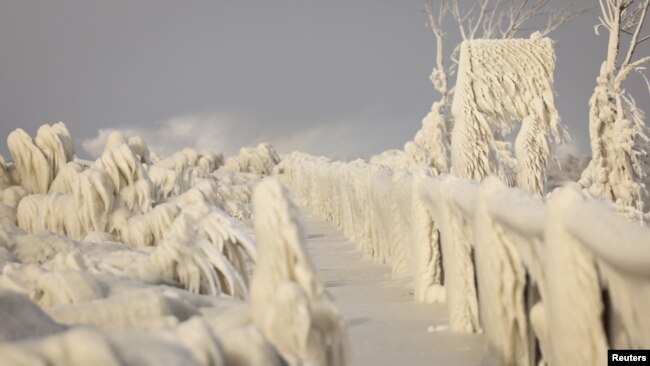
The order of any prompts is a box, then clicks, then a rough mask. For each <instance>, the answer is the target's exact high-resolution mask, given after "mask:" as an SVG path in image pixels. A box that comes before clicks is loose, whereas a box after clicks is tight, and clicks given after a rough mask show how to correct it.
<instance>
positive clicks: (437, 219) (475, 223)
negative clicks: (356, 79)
mask: <svg viewBox="0 0 650 366" xmlns="http://www.w3.org/2000/svg"><path fill="white" fill-rule="evenodd" d="M278 172H280V173H281V175H280V176H282V177H283V178H282V179H283V180H284V181H285V183H286V184H287V185H288V186H289V187H290V189H291V190H292V191H293V193H294V195H295V196H296V197H297V199H298V200H300V201H302V203H303V204H306V205H309V206H310V207H311V208H312V209H313V210H314V211H315V212H316V213H317V214H319V215H321V216H323V217H324V218H326V219H328V220H330V221H332V222H334V223H336V224H337V225H338V226H339V227H340V228H341V230H342V231H343V233H344V234H345V235H346V236H347V237H348V238H350V239H351V240H352V241H353V242H355V243H356V244H357V246H358V248H359V250H361V251H362V252H363V254H364V256H365V257H367V258H369V259H372V260H374V261H377V262H380V263H386V264H389V265H391V267H392V268H393V274H394V275H395V276H407V275H412V276H413V281H414V293H415V297H416V300H418V301H423V302H441V301H446V303H447V307H448V310H449V322H450V329H451V330H452V331H464V332H483V333H484V334H485V335H486V337H487V339H488V341H489V343H490V345H491V349H492V350H493V352H494V354H495V356H496V357H497V359H498V360H499V364H502V365H537V364H539V362H540V361H544V362H546V363H547V364H549V365H604V364H605V363H606V354H607V352H606V351H607V349H608V348H648V347H650V321H649V320H648V318H647V316H644V312H645V311H647V309H648V306H649V305H650V269H649V268H650V230H648V229H647V228H644V227H640V226H637V225H636V224H634V223H631V222H629V221H627V220H625V219H624V218H622V217H620V216H619V215H618V214H616V213H615V212H614V211H613V209H612V208H611V207H608V206H607V205H606V204H605V203H603V202H601V201H596V200H593V199H588V198H586V197H585V196H584V195H583V194H582V192H581V191H580V190H579V189H578V188H577V187H575V186H571V185H569V186H566V187H564V188H561V189H559V190H556V191H554V192H553V193H552V194H551V195H550V196H549V197H547V198H546V199H542V198H540V197H536V196H533V195H531V194H530V193H528V192H526V191H524V190H521V189H515V188H508V187H506V186H505V185H503V184H502V183H501V182H500V181H499V180H498V179H496V178H488V179H486V180H484V181H483V183H481V184H479V183H476V182H473V181H468V180H464V179H460V178H456V177H453V176H439V177H436V178H433V177H429V176H426V175H420V174H405V173H401V172H392V171H391V170H389V169H386V168H381V167H378V166H375V165H372V164H368V163H366V162H364V161H360V160H359V161H353V162H349V163H342V162H335V161H330V160H327V159H325V158H319V157H313V156H310V155H307V154H302V153H293V154H291V155H289V156H287V157H285V158H284V159H283V161H282V162H281V164H280V165H279V167H278Z"/></svg>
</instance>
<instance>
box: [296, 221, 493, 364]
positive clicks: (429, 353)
mask: <svg viewBox="0 0 650 366" xmlns="http://www.w3.org/2000/svg"><path fill="white" fill-rule="evenodd" d="M304 212H305V213H306V216H307V226H308V239H309V240H308V247H309V251H310V255H311V256H312V258H313V260H314V262H315V265H316V266H317V267H318V269H319V272H320V276H321V279H322V280H323V281H324V282H325V285H326V287H327V290H328V291H329V292H330V293H331V294H332V295H333V296H334V298H335V301H336V303H337V305H338V306H339V309H340V310H341V312H342V313H343V316H344V317H345V318H346V320H347V323H348V331H349V334H350V345H351V353H352V365H355V366H365V365H373V366H374V365H400V366H416V365H450V366H451V365H464V366H465V365H485V364H488V363H489V362H487V360H485V354H486V343H485V341H484V339H483V337H482V336H480V335H472V334H455V333H450V332H449V331H447V330H446V324H447V314H446V308H445V305H444V304H435V305H426V304H418V303H416V302H415V301H414V299H413V294H412V291H411V290H410V289H409V288H408V284H409V283H410V281H408V280H407V279H400V280H396V279H392V278H391V274H390V268H389V267H388V266H385V265H379V264H374V263H372V262H370V261H368V260H364V259H362V256H361V254H360V253H359V252H358V251H357V250H356V248H355V245H354V244H353V243H351V242H349V241H348V240H347V239H345V237H343V235H342V234H341V233H340V232H339V231H337V230H336V228H335V227H334V226H333V225H332V224H330V223H327V222H325V221H323V220H322V219H320V218H318V217H317V216H315V215H312V214H309V210H308V209H305V210H304Z"/></svg>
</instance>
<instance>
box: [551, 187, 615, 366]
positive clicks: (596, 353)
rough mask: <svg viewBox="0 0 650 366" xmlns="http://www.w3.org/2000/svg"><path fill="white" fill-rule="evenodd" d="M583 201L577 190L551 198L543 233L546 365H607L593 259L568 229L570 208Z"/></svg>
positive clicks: (599, 294) (569, 190) (601, 310)
mask: <svg viewBox="0 0 650 366" xmlns="http://www.w3.org/2000/svg"><path fill="white" fill-rule="evenodd" d="M582 201H584V197H581V194H580V192H579V191H578V190H577V189H576V187H575V186H568V187H565V188H563V189H562V190H560V191H558V192H556V193H554V194H553V196H552V197H551V199H550V201H549V203H548V206H547V207H548V208H547V210H548V211H547V216H546V217H547V220H546V227H545V232H544V237H545V245H546V248H545V254H544V260H543V267H544V275H545V277H546V283H547V290H548V291H547V295H548V299H546V300H545V304H544V306H545V310H546V311H545V313H546V316H545V318H546V322H547V323H546V329H547V331H548V339H549V340H550V345H549V346H550V347H549V348H550V355H545V356H546V357H545V358H546V360H547V361H548V363H549V364H550V365H559V366H563V365H567V366H568V365H605V364H607V360H606V357H605V355H607V349H608V346H607V339H606V335H605V329H604V327H603V312H604V305H603V302H602V298H601V287H600V280H599V274H598V270H597V267H596V259H595V258H594V256H593V254H592V253H591V252H590V251H589V250H588V249H587V248H585V247H584V246H583V245H582V243H581V242H580V240H579V239H578V238H576V237H575V236H574V235H573V234H572V233H571V232H570V231H569V230H568V228H567V225H566V223H567V222H568V221H569V220H571V217H570V216H569V213H570V211H569V209H570V208H571V207H573V206H575V205H578V204H579V203H581V202H582Z"/></svg>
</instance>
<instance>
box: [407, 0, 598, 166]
mask: <svg viewBox="0 0 650 366" xmlns="http://www.w3.org/2000/svg"><path fill="white" fill-rule="evenodd" d="M551 5H552V4H550V0H467V1H463V0H426V2H425V11H426V14H427V18H428V25H429V27H430V29H431V31H432V32H433V35H434V37H435V43H436V51H435V52H436V54H435V66H434V68H433V72H432V73H431V81H432V83H433V87H434V88H435V90H436V91H438V92H439V93H440V95H441V98H440V100H438V101H436V102H434V103H433V105H432V107H431V111H430V113H429V114H428V115H427V116H426V117H425V118H424V120H423V121H422V128H421V130H420V131H418V133H417V134H416V136H415V139H414V142H415V143H416V144H417V145H419V146H422V148H423V149H424V150H425V151H426V152H427V153H428V154H429V159H428V162H429V164H430V165H431V166H432V168H433V170H434V172H437V173H442V172H447V171H448V170H449V165H450V164H449V130H450V126H449V125H450V123H449V118H447V116H448V113H447V111H448V108H449V106H450V102H451V96H452V94H453V87H452V88H450V87H449V79H450V78H451V77H453V76H454V74H455V72H456V69H457V67H458V60H457V58H458V53H459V50H460V48H459V46H460V44H459V45H456V46H454V49H453V50H452V52H451V56H449V55H448V54H447V52H448V51H447V50H446V49H445V44H444V42H445V38H446V36H447V33H446V32H445V31H444V30H443V26H444V25H445V24H446V22H447V21H451V22H453V23H455V25H456V29H457V31H458V34H459V35H460V38H462V39H463V40H468V39H478V38H484V39H506V38H514V37H518V36H525V37H526V38H527V37H528V35H529V34H530V33H533V31H534V30H537V31H539V32H540V36H542V37H543V36H546V35H548V34H549V33H550V32H552V31H553V30H555V29H556V28H557V27H559V26H560V25H561V24H563V23H565V22H568V21H570V20H571V19H573V18H575V17H576V16H578V15H580V14H582V13H584V12H585V11H586V10H587V9H578V10H575V9H573V7H572V6H571V5H565V6H563V7H553V6H551ZM501 146H502V147H503V148H504V151H502V152H501V153H502V154H505V155H508V153H509V152H508V151H507V149H508V146H507V144H502V145H501ZM412 150H413V151H421V150H417V149H412ZM407 155H409V154H408V152H407ZM412 160H413V159H412ZM419 160H422V159H421V158H420V159H419Z"/></svg>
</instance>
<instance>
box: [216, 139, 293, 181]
mask: <svg viewBox="0 0 650 366" xmlns="http://www.w3.org/2000/svg"><path fill="white" fill-rule="evenodd" d="M279 161H280V158H279V157H278V154H277V153H276V152H275V149H273V146H271V145H269V144H267V143H261V144H259V145H257V147H256V148H252V147H245V148H242V149H241V150H240V151H239V155H236V156H231V157H230V158H228V159H226V164H225V167H226V169H228V170H232V171H237V172H250V173H257V174H271V172H272V170H273V167H274V166H275V165H276V164H277V163H278V162H279Z"/></svg>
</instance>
